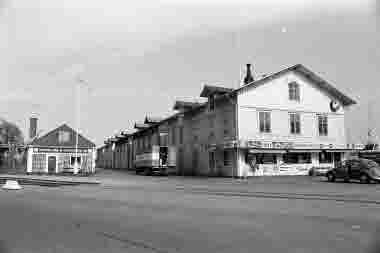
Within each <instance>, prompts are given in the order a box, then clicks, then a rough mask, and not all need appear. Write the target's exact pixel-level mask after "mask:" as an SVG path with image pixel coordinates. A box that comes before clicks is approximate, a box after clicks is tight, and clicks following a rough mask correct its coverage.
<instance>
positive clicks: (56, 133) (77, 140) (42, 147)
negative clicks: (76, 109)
mask: <svg viewBox="0 0 380 253" xmlns="http://www.w3.org/2000/svg"><path fill="white" fill-rule="evenodd" d="M95 156H96V149H95V144H94V143H93V142H91V141H90V140H88V139H87V138H85V137H83V136H82V135H81V134H77V132H76V131H75V130H74V129H72V128H71V127H69V126H68V125H66V124H63V125H61V126H60V127H58V128H56V129H54V130H52V131H50V132H48V133H47V134H45V135H43V136H41V137H37V138H35V139H34V140H33V141H32V142H31V143H30V144H29V145H28V147H27V173H51V174H57V173H65V172H69V173H73V174H77V173H79V174H90V173H94V172H95V159H96V157H95Z"/></svg>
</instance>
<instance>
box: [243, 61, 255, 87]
mask: <svg viewBox="0 0 380 253" xmlns="http://www.w3.org/2000/svg"><path fill="white" fill-rule="evenodd" d="M253 81H254V79H253V76H252V72H251V64H249V63H248V64H247V72H246V74H245V77H244V84H249V83H252V82H253Z"/></svg>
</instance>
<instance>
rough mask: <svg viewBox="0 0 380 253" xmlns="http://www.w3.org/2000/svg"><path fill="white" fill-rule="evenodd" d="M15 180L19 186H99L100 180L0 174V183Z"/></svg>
mask: <svg viewBox="0 0 380 253" xmlns="http://www.w3.org/2000/svg"><path fill="white" fill-rule="evenodd" d="M5 180H17V181H19V182H20V183H21V184H34V183H35V184H50V185H78V184H90V185H96V184H100V183H101V182H100V180H98V179H95V178H91V177H76V176H72V177H70V176H55V175H15V174H13V175H12V174H0V181H5Z"/></svg>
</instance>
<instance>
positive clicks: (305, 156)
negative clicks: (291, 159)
mask: <svg viewBox="0 0 380 253" xmlns="http://www.w3.org/2000/svg"><path fill="white" fill-rule="evenodd" d="M298 157H299V160H298V162H299V163H311V153H301V154H299V156H298Z"/></svg>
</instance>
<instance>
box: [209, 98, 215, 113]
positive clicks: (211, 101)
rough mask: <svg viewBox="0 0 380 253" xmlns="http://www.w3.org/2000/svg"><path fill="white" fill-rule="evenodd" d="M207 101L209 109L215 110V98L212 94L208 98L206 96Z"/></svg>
mask: <svg viewBox="0 0 380 253" xmlns="http://www.w3.org/2000/svg"><path fill="white" fill-rule="evenodd" d="M208 101H209V102H208V103H209V110H210V111H213V110H215V98H214V96H213V95H212V96H210V97H209V98H208Z"/></svg>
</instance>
